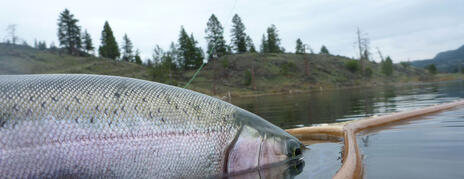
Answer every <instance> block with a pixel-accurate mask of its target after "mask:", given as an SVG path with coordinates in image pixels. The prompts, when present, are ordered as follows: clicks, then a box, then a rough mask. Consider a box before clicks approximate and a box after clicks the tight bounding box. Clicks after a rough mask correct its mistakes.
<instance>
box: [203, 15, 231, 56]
mask: <svg viewBox="0 0 464 179" xmlns="http://www.w3.org/2000/svg"><path fill="white" fill-rule="evenodd" d="M206 26H207V27H206V30H205V33H206V37H205V38H206V41H207V42H208V47H207V48H208V50H207V53H208V59H212V58H213V57H217V58H219V57H221V56H224V55H226V54H227V53H226V51H227V47H226V41H225V40H224V29H223V28H222V25H221V23H220V22H219V20H218V19H217V18H216V16H215V15H214V14H212V15H211V17H210V18H209V20H208V23H207V24H206Z"/></svg>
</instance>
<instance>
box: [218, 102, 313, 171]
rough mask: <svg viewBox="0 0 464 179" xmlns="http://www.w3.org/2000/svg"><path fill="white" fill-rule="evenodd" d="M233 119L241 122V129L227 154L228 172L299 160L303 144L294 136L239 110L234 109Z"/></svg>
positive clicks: (301, 155)
mask: <svg viewBox="0 0 464 179" xmlns="http://www.w3.org/2000/svg"><path fill="white" fill-rule="evenodd" d="M234 118H235V121H236V122H237V123H238V125H240V131H239V132H238V134H237V135H236V137H235V139H234V141H233V142H232V143H231V145H230V146H229V148H228V151H227V153H226V155H227V156H226V157H228V158H227V160H226V161H227V162H226V166H225V167H226V171H227V173H229V174H231V173H241V172H246V171H251V170H255V169H259V168H267V167H272V166H275V165H279V164H282V163H287V162H289V161H302V158H303V150H304V149H305V146H304V145H303V144H302V143H301V142H300V141H299V140H298V139H297V138H295V137H294V136H292V135H290V134H288V133H287V132H285V131H284V130H282V129H281V128H279V127H277V126H275V125H273V124H271V123H270V122H268V121H266V120H264V119H262V118H261V117H259V116H257V115H255V114H253V113H250V112H248V111H245V110H242V109H240V110H237V112H236V113H235V114H234Z"/></svg>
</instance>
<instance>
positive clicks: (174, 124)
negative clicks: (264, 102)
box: [0, 75, 304, 178]
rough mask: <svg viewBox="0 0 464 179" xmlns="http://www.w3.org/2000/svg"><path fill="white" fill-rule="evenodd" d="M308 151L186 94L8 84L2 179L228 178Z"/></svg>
mask: <svg viewBox="0 0 464 179" xmlns="http://www.w3.org/2000/svg"><path fill="white" fill-rule="evenodd" d="M303 147H304V146H303V145H302V144H301V143H300V142H299V141H298V140H297V139H296V138H294V137H293V136H291V135H289V134H288V133H286V132H285V131H283V130H282V129H280V128H278V127H276V126H274V125H273V124H271V123H269V122H267V121H265V120H263V119H262V118H260V117H258V116H256V115H254V114H252V113H250V112H247V111H245V110H243V109H241V108H238V107H236V106H234V105H231V104H229V103H226V102H223V101H221V100H219V99H215V98H213V97H209V96H206V95H203V94H200V93H197V92H193V91H190V90H186V89H182V88H178V87H173V86H169V85H164V84H160V83H155V82H149V81H144V80H138V79H132V78H124V77H115V76H102V75H4V76H0V176H1V177H6V178H43V177H45V178H48V177H51V178H55V177H84V178H89V177H90V178H94V177H122V178H204V177H218V176H219V177H220V176H224V175H233V174H236V173H241V172H245V171H249V170H255V169H258V170H259V169H260V168H263V167H266V166H270V165H273V164H276V163H282V162H287V161H290V160H295V159H296V160H298V159H301V158H302V150H303Z"/></svg>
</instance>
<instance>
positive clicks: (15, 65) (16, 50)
mask: <svg viewBox="0 0 464 179" xmlns="http://www.w3.org/2000/svg"><path fill="white" fill-rule="evenodd" d="M149 71H150V69H149V68H147V67H145V66H142V65H137V64H134V63H127V62H119V61H113V60H109V59H103V58H96V57H74V56H69V55H64V54H61V55H60V54H59V53H51V52H47V51H40V50H37V49H34V48H31V47H26V46H18V45H16V46H12V45H9V46H8V45H5V44H0V74H45V73H86V74H104V75H116V76H127V77H133V78H139V79H146V80H151V75H150V73H149Z"/></svg>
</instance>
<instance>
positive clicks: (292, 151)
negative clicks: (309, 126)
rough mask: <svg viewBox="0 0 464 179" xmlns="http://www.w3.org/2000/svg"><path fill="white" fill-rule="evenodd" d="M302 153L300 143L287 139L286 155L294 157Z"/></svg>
mask: <svg viewBox="0 0 464 179" xmlns="http://www.w3.org/2000/svg"><path fill="white" fill-rule="evenodd" d="M301 154H302V152H301V148H300V145H299V144H298V142H296V141H293V140H291V141H289V142H288V154H287V155H288V157H291V158H295V157H298V156H300V155H301Z"/></svg>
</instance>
